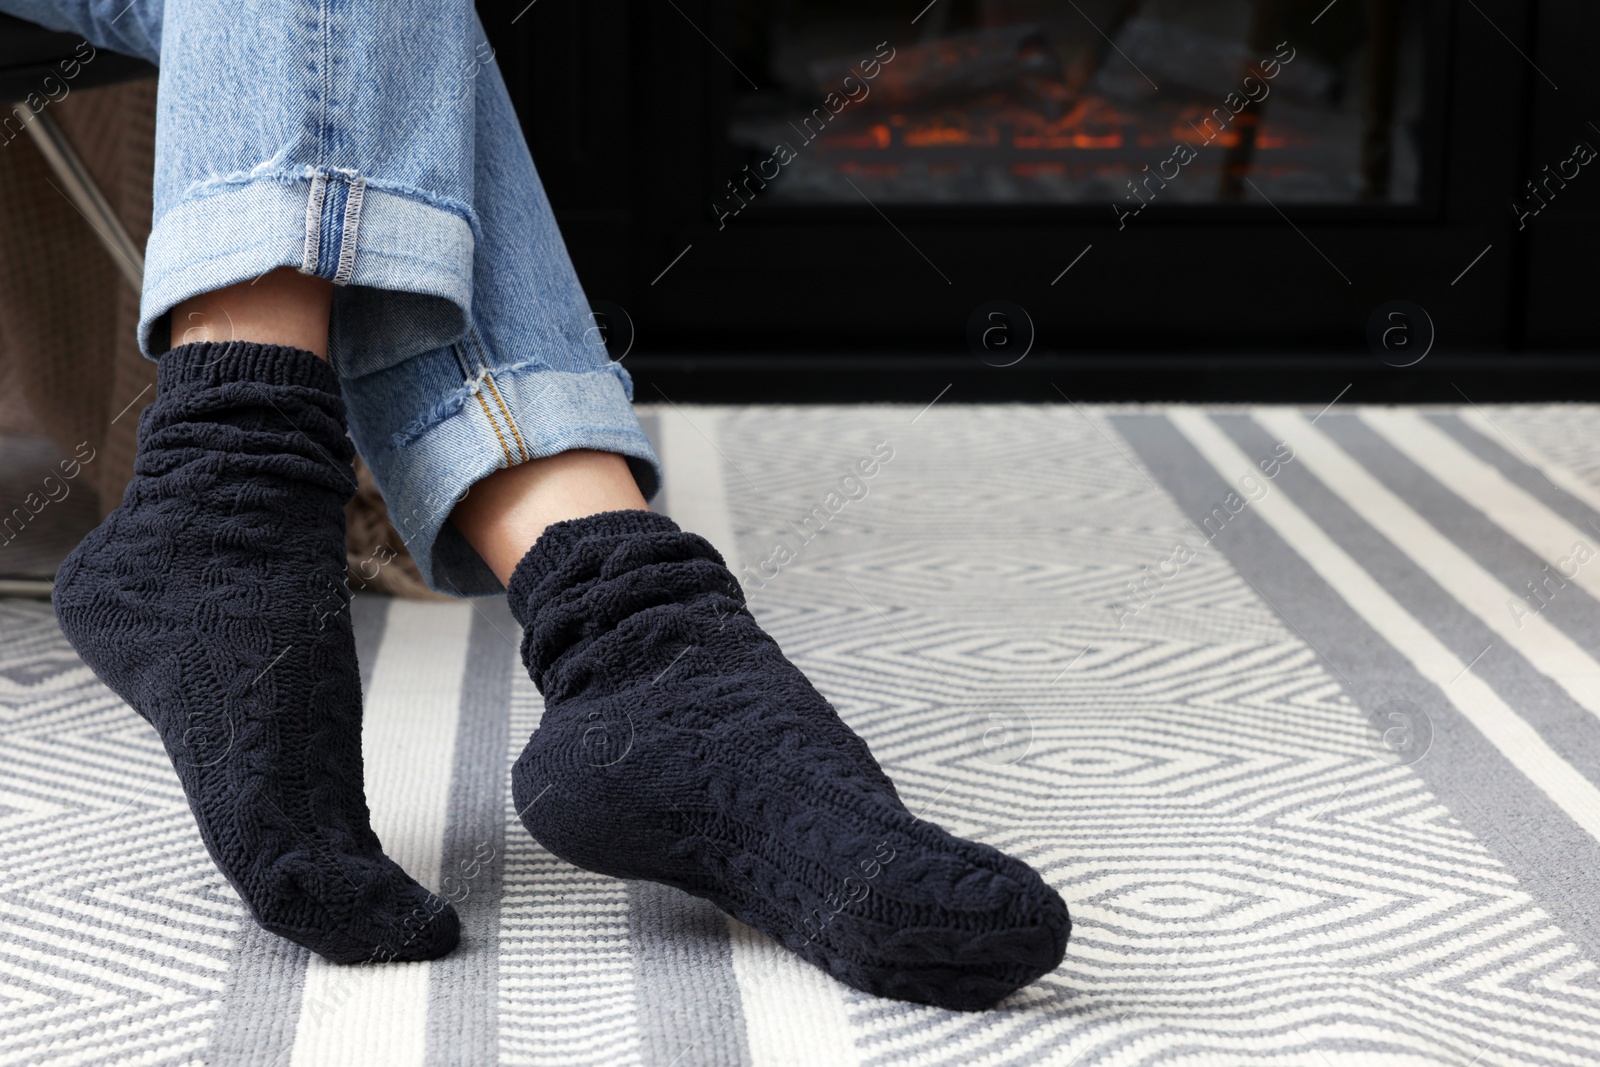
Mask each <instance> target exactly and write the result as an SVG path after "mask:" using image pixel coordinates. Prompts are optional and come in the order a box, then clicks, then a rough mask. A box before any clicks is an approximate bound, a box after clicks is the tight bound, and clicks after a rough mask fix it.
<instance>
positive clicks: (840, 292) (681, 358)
mask: <svg viewBox="0 0 1600 1067" xmlns="http://www.w3.org/2000/svg"><path fill="white" fill-rule="evenodd" d="M1346 2H1351V0H1346ZM1425 2H1426V3H1428V5H1429V9H1428V19H1429V20H1430V23H1429V24H1430V26H1431V29H1432V33H1433V35H1434V37H1436V39H1437V41H1438V48H1437V51H1436V53H1435V54H1436V55H1437V56H1438V57H1439V59H1440V61H1439V62H1436V63H1433V64H1431V66H1430V69H1429V71H1428V81H1429V85H1428V90H1427V91H1428V93H1430V94H1432V96H1431V98H1430V99H1436V100H1438V101H1440V102H1441V104H1442V107H1441V108H1439V109H1438V110H1434V109H1430V113H1433V114H1437V115H1438V117H1439V122H1440V124H1441V128H1440V129H1439V130H1438V136H1437V137H1431V138H1430V137H1424V143H1425V144H1429V143H1431V144H1432V145H1433V146H1434V148H1435V149H1436V151H1434V152H1432V153H1425V155H1424V159H1423V173H1422V189H1421V191H1422V193H1423V196H1422V198H1421V202H1420V203H1418V204H1415V205H1290V204H1281V205H1277V206H1268V205H1265V204H1261V205H1248V204H1246V205H1237V206H1235V205H1215V206H1212V205H1177V204H1174V205H1170V206H1169V205H1160V204H1153V205H1152V206H1151V207H1150V208H1149V209H1148V210H1147V211H1146V212H1145V214H1144V216H1143V217H1141V218H1140V219H1138V220H1136V223H1135V224H1132V225H1129V226H1128V228H1127V229H1126V230H1124V231H1121V232H1119V231H1118V230H1117V228H1116V225H1115V219H1114V218H1113V216H1112V212H1110V211H1109V210H1108V209H1107V208H1106V207H1105V206H1104V205H1082V206H1079V205H1039V206H1036V207H1021V208H1019V207H993V208H991V207H969V206H952V207H936V206H928V205H883V206H882V208H881V211H880V209H879V208H878V207H873V206H871V205H868V204H863V205H861V206H859V207H852V206H840V205H824V204H792V203H778V202H768V203H762V202H759V201H758V202H757V203H755V204H753V205H752V206H751V207H750V208H748V209H746V211H745V212H743V213H742V214H741V215H740V216H738V217H737V218H736V219H734V220H732V221H731V222H729V223H728V225H727V226H726V228H725V229H721V230H719V229H718V227H717V222H716V219H715V216H714V215H713V213H712V211H711V209H710V201H711V198H712V194H713V193H714V191H715V190H716V189H717V188H718V186H719V185H720V184H721V182H723V181H725V180H726V179H727V178H728V177H731V176H732V174H733V173H734V172H735V171H736V170H737V169H738V166H737V164H735V163H734V161H733V160H732V159H731V158H730V156H731V151H730V149H729V148H728V147H727V144H726V140H725V137H724V135H723V131H724V129H725V123H726V117H727V106H728V100H729V96H730V87H729V86H730V81H729V79H730V78H733V77H737V75H735V74H734V73H733V72H732V70H730V67H729V65H728V62H727V60H726V59H725V58H724V56H723V55H721V54H720V53H719V51H718V50H717V48H715V47H713V46H712V43H711V42H716V41H718V40H719V39H725V38H724V37H722V36H720V35H725V33H726V30H727V25H726V22H727V20H726V7H725V4H724V3H722V2H721V0H664V2H663V0H657V2H646V0H588V2H586V3H584V4H559V3H545V4H536V5H532V6H530V7H527V8H523V9H522V11H521V12H520V14H519V13H518V12H516V11H515V10H507V11H505V12H504V13H503V14H499V15H491V14H490V13H488V12H485V13H484V17H485V22H486V26H487V29H488V31H489V33H490V36H491V39H492V41H493V42H494V44H495V46H496V49H497V61H498V62H499V63H500V64H501V68H502V72H503V73H504V75H505V76H506V78H507V82H508V84H509V86H510V88H511V92H512V95H513V98H514V100H515V101H516V103H517V106H518V108H519V113H520V115H521V118H522V122H523V126H524V130H525V132H526V134H527V137H528V141H529V144H530V147H531V149H532V151H533V155H534V158H535V161H536V163H537V165H538V166H539V168H540V172H541V176H542V178H543V180H544V182H545V185H546V188H547V190H548V192H549V194H550V197H551V200H552V202H553V204H554V205H555V208H556V212H557V217H558V219H559V221H560V223H561V226H562V231H563V233H564V235H565V236H566V239H567V242H568V247H569V249H570V251H571V253H572V256H573V260H574V262H575V264H576V265H577V267H578V271H579V274H580V277H581V278H582V280H583V282H584V285H585V289H586V291H587V292H588V293H589V295H590V297H591V298H593V299H596V300H602V299H603V300H608V301H611V302H613V303H615V304H617V305H620V306H622V307H623V308H625V309H627V312H628V314H629V315H630V316H631V318H632V319H633V322H634V325H635V327H636V329H637V341H636V346H635V350H634V353H633V354H631V355H630V356H629V357H628V366H629V367H630V369H631V370H632V371H633V373H634V375H635V378H636V379H637V380H638V381H639V382H640V383H641V384H642V385H644V386H648V387H651V388H653V387H659V388H660V389H661V391H663V392H664V393H666V394H667V395H673V396H676V395H678V394H682V395H686V396H691V397H697V398H704V399H761V398H769V399H774V400H786V399H853V398H859V397H867V396H873V397H901V396H904V397H905V398H908V399H909V398H911V397H913V396H915V395H920V394H921V393H923V392H926V391H927V387H928V386H931V385H936V384H937V383H938V382H939V381H941V380H943V381H956V380H960V381H962V382H964V383H965V384H966V386H967V387H968V388H966V389H965V392H966V393H969V394H971V395H974V396H993V397H1001V396H1016V397H1022V396H1033V395H1034V394H1035V393H1036V392H1037V390H1038V389H1040V388H1041V387H1044V386H1045V385H1047V383H1048V381H1051V380H1058V379H1060V378H1061V377H1062V376H1063V375H1066V376H1068V380H1070V381H1071V382H1072V384H1073V386H1074V389H1075V391H1076V392H1078V393H1080V394H1081V395H1086V396H1128V397H1131V398H1137V397H1144V396H1148V397H1157V396H1163V395H1186V396H1202V395H1227V396H1239V397H1253V396H1264V397H1278V396H1282V397H1286V398H1287V397H1290V396H1299V395H1301V394H1305V395H1306V396H1311V395H1320V393H1321V392H1323V391H1325V390H1324V389H1323V386H1324V385H1326V384H1328V383H1334V382H1337V381H1338V380H1341V379H1343V380H1347V381H1349V380H1361V381H1367V380H1368V379H1370V381H1371V385H1370V387H1369V386H1363V388H1364V389H1365V388H1372V389H1379V390H1380V391H1382V390H1383V389H1387V391H1388V394H1389V395H1396V396H1397V397H1399V398H1412V399H1414V398H1419V397H1422V398H1437V399H1448V398H1450V397H1453V396H1454V395H1455V392H1456V391H1459V389H1451V388H1449V387H1447V385H1446V383H1445V380H1444V379H1445V378H1446V377H1451V378H1454V379H1459V378H1461V376H1462V375H1468V376H1471V375H1478V374H1483V373H1489V374H1491V375H1493V374H1494V373H1499V372H1498V371H1497V370H1496V368H1499V367H1501V366H1502V365H1504V366H1505V367H1515V368H1518V369H1520V371H1521V374H1520V375H1518V376H1517V377H1516V379H1515V380H1511V379H1507V380H1506V382H1505V384H1506V386H1507V387H1508V389H1509V390H1510V392H1506V393H1505V394H1504V395H1507V396H1509V395H1513V394H1515V395H1529V394H1530V392H1531V394H1532V395H1540V396H1542V395H1547V394H1552V393H1557V392H1560V391H1562V390H1566V392H1563V393H1562V395H1580V396H1588V395H1591V393H1592V389H1591V386H1590V384H1589V383H1590V380H1591V378H1592V377H1593V375H1591V374H1590V373H1589V372H1588V370H1587V364H1586V363H1584V362H1582V361H1579V362H1573V359H1572V358H1571V357H1568V356H1563V355H1561V353H1562V352H1569V353H1582V352H1584V351H1585V350H1592V349H1593V347H1594V338H1595V337H1596V331H1595V330H1594V327H1593V326H1592V325H1591V324H1590V323H1589V322H1588V321H1587V318H1588V316H1587V314H1586V311H1587V308H1586V307H1584V306H1582V304H1581V303H1579V301H1578V297H1579V296H1580V295H1581V294H1582V293H1583V292H1584V291H1585V286H1586V285H1587V286H1588V287H1589V290H1590V291H1592V286H1593V282H1594V280H1595V271H1594V268H1593V267H1592V266H1591V265H1589V264H1588V263H1586V262H1585V261H1584V260H1585V253H1586V251H1587V249H1589V248H1592V247H1593V241H1594V240H1595V239H1597V238H1600V178H1595V179H1590V180H1589V182H1588V184H1587V185H1585V186H1583V187H1581V188H1578V189H1576V190H1574V191H1573V195H1572V196H1571V198H1570V199H1569V200H1568V201H1567V202H1566V203H1562V204H1560V205H1557V204H1554V203H1553V204H1552V208H1555V207H1557V206H1559V207H1560V208H1561V211H1560V212H1559V214H1560V215H1561V216H1562V217H1561V218H1560V219H1559V220H1557V219H1556V218H1555V217H1554V215H1555V214H1557V213H1556V212H1554V211H1552V213H1551V214H1552V218H1550V219H1548V220H1545V219H1540V220H1535V224H1534V225H1532V226H1530V227H1529V228H1528V229H1526V230H1523V231H1521V232H1519V231H1518V228H1517V220H1516V218H1515V217H1514V215H1513V212H1512V211H1511V209H1510V201H1511V199H1512V197H1513V196H1515V195H1516V194H1517V191H1518V189H1519V188H1520V186H1521V184H1522V182H1523V181H1525V180H1527V179H1529V178H1532V177H1534V176H1535V174H1536V173H1537V170H1538V168H1537V166H1536V165H1535V162H1534V161H1535V160H1536V159H1539V158H1543V157H1544V156H1549V157H1550V158H1551V159H1554V158H1559V157H1558V156H1556V155H1554V154H1553V153H1555V152H1557V151H1558V146H1560V145H1562V144H1566V145H1568V146H1570V144H1571V143H1572V140H1573V139H1575V138H1576V137H1577V136H1579V132H1580V131H1583V130H1585V129H1586V127H1585V126H1584V125H1583V121H1581V118H1580V117H1581V116H1582V115H1583V114H1584V113H1585V112H1586V110H1587V109H1586V108H1585V106H1584V105H1585V104H1586V103H1588V102H1592V101H1596V100H1597V99H1600V98H1597V95H1596V93H1595V92H1594V88H1595V86H1596V84H1597V82H1600V79H1597V77H1596V76H1595V75H1593V74H1590V73H1589V67H1588V64H1587V60H1586V59H1585V58H1584V57H1583V54H1582V48H1583V42H1584V41H1593V40H1595V39H1600V32H1597V31H1600V12H1589V11H1584V10H1578V9H1579V8H1581V7H1582V5H1572V4H1565V5H1563V4H1561V3H1559V2H1557V0H1538V2H1537V3H1534V4H1531V5H1527V4H1518V3H1516V2H1515V0H1475V3H1476V7H1477V10H1474V9H1472V8H1469V7H1466V6H1462V5H1460V4H1455V3H1453V2H1451V0H1425ZM513 20H514V21H513ZM1502 35H1504V36H1502ZM872 43H874V42H865V44H866V45H868V46H870V45H871V44H872ZM1552 73H1555V74H1556V76H1558V77H1559V78H1560V80H1561V83H1562V84H1561V86H1560V90H1556V89H1553V88H1552V87H1551V86H1550V85H1549V84H1546V79H1547V76H1548V75H1549V74H1552ZM1593 116H1594V118H1595V119H1596V120H1597V121H1600V107H1595V108H1593ZM1592 137H1593V143H1595V144H1597V145H1600V132H1597V133H1595V134H1593V135H1592ZM1541 154H1542V155H1541ZM1430 156H1431V158H1430ZM1546 223H1548V224H1546ZM1087 246H1092V247H1090V249H1089V251H1088V252H1087V253H1086V254H1085V255H1084V256H1083V258H1082V260H1081V261H1080V262H1077V263H1076V264H1075V265H1074V267H1073V268H1072V270H1071V271H1070V272H1068V273H1066V274H1065V275H1064V276H1062V275H1060V272H1061V271H1062V269H1063V268H1064V267H1065V266H1066V265H1067V264H1068V263H1069V262H1071V261H1073V260H1074V257H1076V256H1077V255H1078V254H1079V252H1080V251H1081V250H1083V249H1084V248H1085V247H1087ZM686 249H687V251H686ZM1485 249H1487V250H1488V251H1486V252H1485V251H1484V250H1485ZM1480 252H1483V253H1484V254H1483V255H1482V256H1481V257H1480V255H1479V254H1480ZM1475 257H1478V258H1475ZM929 261H931V265H930V262H929ZM1469 264H1470V266H1469ZM946 278H948V280H949V282H948V284H947V282H946V280H945V279H946ZM1052 279H1057V281H1056V282H1055V283H1054V284H1053V283H1052ZM993 299H1003V300H1007V301H1010V302H1013V303H1015V304H1017V305H1020V306H1021V307H1023V308H1025V309H1026V310H1027V312H1028V314H1029V317H1030V318H1031V320H1032V323H1033V326H1034V327H1035V330H1036V337H1035V340H1034V347H1033V350H1032V352H1031V353H1030V355H1029V357H1028V359H1027V360H1025V361H1024V362H1023V363H1021V364H1018V365H1017V366H1015V367H1012V368H1006V369H1004V370H999V369H996V368H994V367H990V366H986V365H984V364H983V363H980V362H979V361H977V360H976V359H975V358H973V356H972V355H971V354H970V352H968V351H967V342H966V336H967V331H966V326H967V320H968V318H969V317H970V315H971V314H972V312H973V310H974V309H975V308H977V307H978V306H979V305H981V304H983V303H985V302H986V301H989V300H993ZM1395 299H1404V300H1408V301H1412V302H1414V303H1416V304H1418V305H1420V306H1422V307H1424V308H1425V309H1426V310H1427V312H1428V314H1429V316H1430V317H1431V319H1432V321H1433V323H1434V325H1435V327H1436V329H1437V340H1436V342H1435V348H1434V352H1433V354H1430V356H1429V359H1428V360H1427V361H1425V362H1424V363H1423V364H1420V365H1418V366H1417V367H1415V368H1410V369H1407V370H1405V371H1397V370H1395V369H1394V368H1391V367H1387V366H1384V365H1383V364H1380V363H1378V362H1377V360H1375V359H1374V357H1373V356H1372V355H1371V353H1370V352H1368V351H1367V349H1366V345H1365V337H1366V325H1367V321H1368V319H1369V318H1370V316H1371V315H1372V313H1373V311H1374V309H1376V308H1377V307H1378V306H1379V305H1381V304H1384V303H1385V302H1387V301H1390V300H1395ZM1531 356H1538V357H1540V358H1535V359H1529V358H1524V357H1531ZM1545 356H1548V357H1550V358H1543V357H1545ZM1485 361H1489V362H1485ZM1161 368H1165V369H1164V370H1161ZM1451 368H1456V369H1451ZM1486 380H1488V381H1494V380H1498V379H1495V378H1493V377H1492V376H1491V378H1489V379H1486ZM667 382H670V383H671V386H672V388H670V389H669V388H667V387H666V385H665V384H664V383H667ZM652 383H653V384H652ZM1458 386H1459V383H1458ZM673 390H676V391H677V392H676V393H675V392H674V391H673ZM1397 390H1398V393H1397V392H1396V391H1397ZM646 391H647V392H648V391H649V390H648V389H647V390H646ZM1594 395H1600V394H1594ZM1045 399H1048V397H1046V398H1045Z"/></svg>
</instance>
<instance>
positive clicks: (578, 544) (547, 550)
mask: <svg viewBox="0 0 1600 1067" xmlns="http://www.w3.org/2000/svg"><path fill="white" fill-rule="evenodd" d="M637 534H658V535H659V534H678V535H680V536H682V537H694V536H695V535H693V534H688V533H685V532H684V531H683V529H682V528H681V527H679V525H678V524H677V523H675V522H673V521H672V520H671V519H669V518H667V517H666V516H665V515H660V514H657V513H656V512H653V511H639V510H633V509H630V510H626V511H602V512H600V513H599V514H597V515H586V516H584V517H583V518H581V519H563V520H562V521H560V522H554V523H551V524H550V525H549V526H546V527H545V529H544V533H542V534H540V535H539V539H538V540H537V541H535V542H534V543H533V547H532V548H530V549H528V551H527V554H526V555H524V556H523V557H522V561H521V562H520V563H518V564H517V569H516V571H515V572H513V574H512V575H511V582H510V584H509V585H507V587H506V592H507V593H508V594H510V598H511V603H512V604H513V605H516V604H526V603H529V602H530V601H531V600H533V599H534V597H535V596H536V594H537V591H538V589H539V587H540V586H542V585H544V584H545V582H546V580H547V579H549V578H550V577H552V576H553V575H557V574H558V573H560V572H562V571H564V570H567V569H569V568H570V567H571V565H572V564H573V563H575V562H578V558H579V557H580V556H587V557H590V558H591V559H592V560H593V562H594V563H595V564H598V563H600V562H602V560H603V558H604V554H605V553H604V547H605V546H609V545H610V544H611V543H612V542H614V541H616V540H618V539H625V538H629V537H632V536H634V535H637ZM695 539H696V540H702V539H701V538H695ZM706 547H707V548H708V549H710V554H711V555H712V556H713V557H715V558H716V560H717V562H718V563H720V562H722V557H721V556H718V555H717V553H716V550H715V549H712V548H711V546H710V545H709V543H708V544H707V545H706ZM596 549H601V551H600V552H598V553H597V552H596ZM573 577H577V575H574V576H573ZM524 625H526V623H524Z"/></svg>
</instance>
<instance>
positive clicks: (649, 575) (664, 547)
mask: <svg viewBox="0 0 1600 1067" xmlns="http://www.w3.org/2000/svg"><path fill="white" fill-rule="evenodd" d="M507 600H508V602H509V603H510V606H511V613H512V614H513V615H514V616H516V619H517V621H518V622H519V623H521V624H522V628H523V635H522V661H523V663H524V664H525V665H526V666H527V668H528V670H529V672H530V673H531V674H532V675H533V680H534V683H535V684H537V685H539V686H540V687H541V692H546V689H545V685H546V674H547V672H549V671H551V670H553V669H556V668H557V665H558V664H561V663H565V664H566V666H565V667H562V668H561V670H562V671H568V670H579V669H581V663H582V661H586V660H593V658H594V654H597V652H596V650H597V649H598V647H599V645H598V644H597V643H599V642H601V639H602V638H604V637H605V636H606V635H607V634H609V633H611V632H612V631H613V630H615V629H616V628H617V627H618V626H619V625H620V624H622V622H623V621H624V620H625V619H628V618H630V617H631V616H633V615H636V614H638V613H640V612H643V611H648V610H650V609H652V608H661V607H664V606H667V605H676V606H679V607H681V608H685V609H686V608H688V607H689V605H691V604H695V605H698V606H699V608H700V609H703V613H704V614H706V617H707V618H713V619H724V618H726V617H728V616H729V615H731V614H733V613H735V612H737V611H739V609H740V608H742V607H743V606H744V595H743V592H742V591H741V590H740V589H739V583H738V581H737V580H736V579H735V578H734V577H733V575H732V574H731V573H729V571H728V569H727V567H726V566H725V565H724V564H723V561H722V556H721V555H719V554H718V553H717V550H716V549H715V548H713V547H712V546H711V543H710V542H709V541H707V540H706V539H705V538H703V537H700V536H699V535H697V534H692V533H687V532H685V531H684V530H682V529H680V528H679V527H678V524H677V523H675V522H673V521H672V520H671V519H669V518H667V517H666V516H665V515H657V514H654V513H652V512H648V511H607V512H601V513H600V514H598V515H589V516H586V517H584V518H581V519H570V520H567V521H564V522H558V523H553V524H552V525H550V526H549V527H547V528H546V529H545V531H544V533H543V534H542V535H540V537H539V540H538V541H536V542H535V543H534V546H533V547H532V548H531V549H529V550H528V554H527V555H525V556H524V557H523V558H522V562H520V563H519V564H517V569H516V571H515V572H513V574H512V576H511V581H510V582H509V583H508V584H507ZM592 653H593V654H592ZM547 695H548V693H547Z"/></svg>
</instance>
